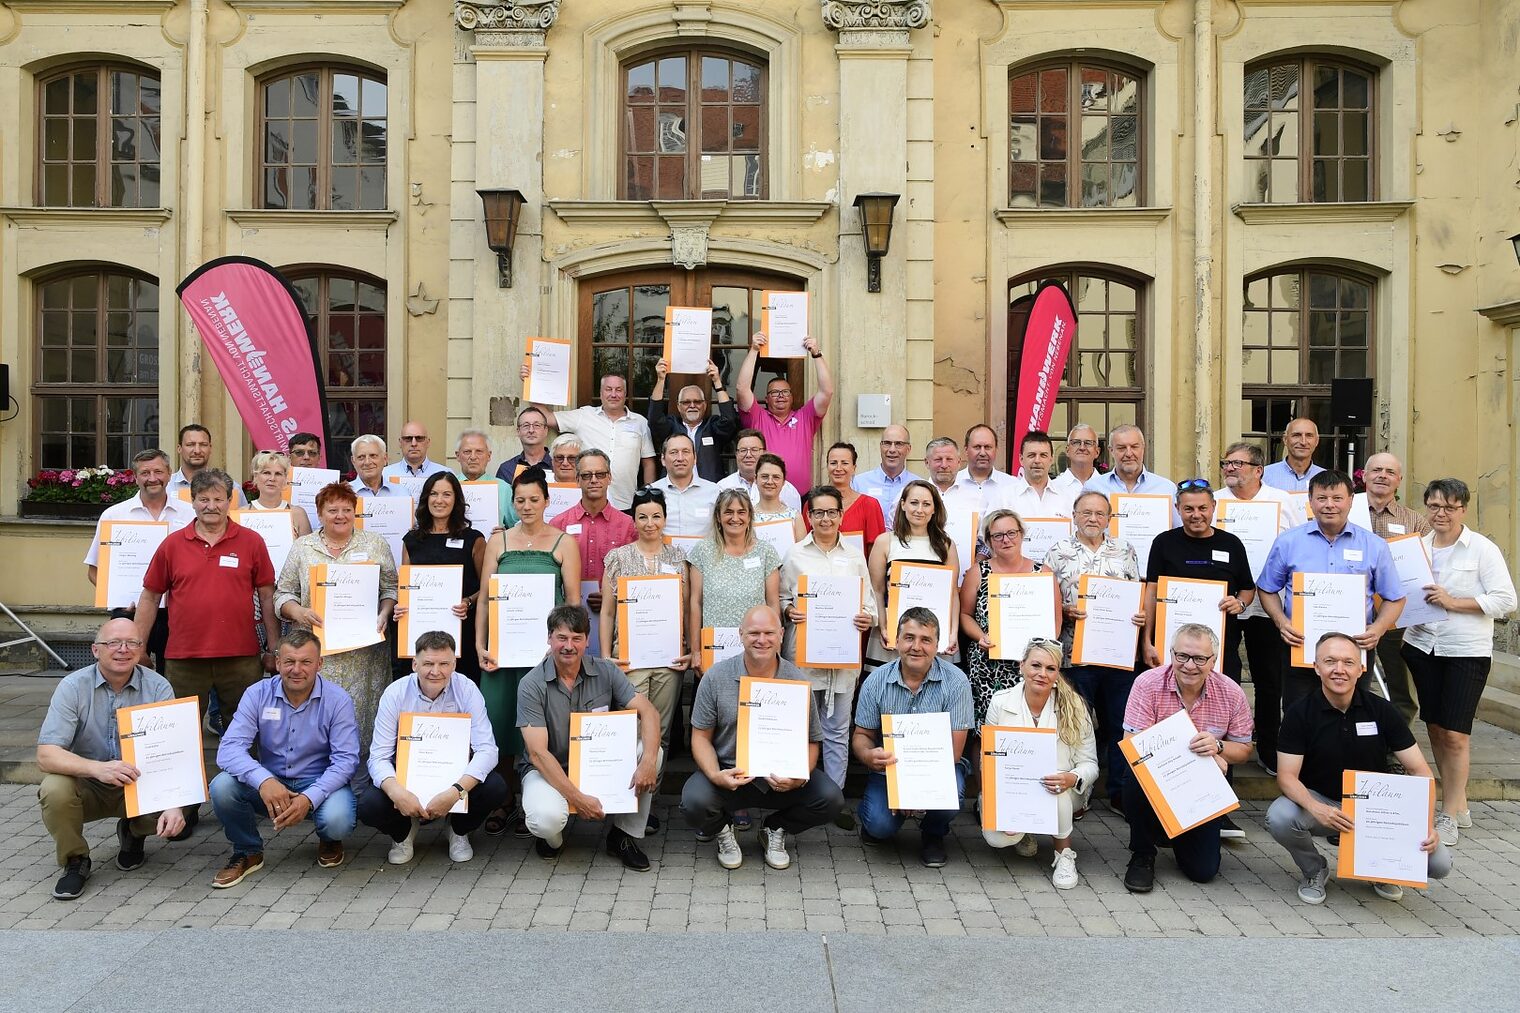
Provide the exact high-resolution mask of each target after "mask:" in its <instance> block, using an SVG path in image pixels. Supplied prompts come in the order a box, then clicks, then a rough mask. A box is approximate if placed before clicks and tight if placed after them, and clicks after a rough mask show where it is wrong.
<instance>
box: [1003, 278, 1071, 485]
mask: <svg viewBox="0 0 1520 1013" xmlns="http://www.w3.org/2000/svg"><path fill="white" fill-rule="evenodd" d="M1076 331H1077V312H1076V310H1075V309H1074V308H1073V307H1072V304H1071V296H1070V295H1069V294H1068V293H1067V291H1066V286H1064V285H1062V284H1061V283H1060V282H1056V281H1047V282H1045V283H1044V284H1042V285H1041V286H1040V287H1039V288H1038V289H1037V290H1036V291H1035V294H1034V296H1033V304H1032V305H1031V306H1030V307H1029V317H1028V319H1027V320H1026V321H1025V324H1024V351H1023V355H1022V356H1021V357H1020V359H1019V394H1018V400H1017V401H1016V402H1015V408H1014V414H1013V418H1011V419H1009V420H1008V434H1009V436H1010V437H1011V439H1010V440H1009V443H1008V449H1009V452H1010V454H1011V455H1012V456H1013V460H1014V461H1015V462H1017V461H1018V453H1019V443H1020V442H1021V441H1022V440H1023V439H1024V436H1025V434H1026V433H1029V432H1031V431H1032V430H1036V429H1037V430H1040V431H1041V432H1044V431H1046V428H1047V427H1048V426H1049V425H1050V418H1051V416H1052V415H1053V414H1054V413H1055V407H1056V395H1057V394H1058V393H1059V392H1060V390H1061V375H1062V373H1064V372H1065V370H1066V356H1067V354H1068V353H1069V352H1070V351H1071V339H1072V336H1073V335H1074V334H1076Z"/></svg>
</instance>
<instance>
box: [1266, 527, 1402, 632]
mask: <svg viewBox="0 0 1520 1013" xmlns="http://www.w3.org/2000/svg"><path fill="white" fill-rule="evenodd" d="M1295 573H1343V574H1344V573H1363V574H1366V575H1367V621H1368V622H1369V623H1370V622H1372V619H1373V617H1374V616H1375V615H1376V614H1377V613H1376V612H1375V611H1374V609H1373V607H1372V596H1373V595H1374V594H1377V595H1381V596H1382V597H1383V599H1384V600H1386V601H1400V600H1402V599H1403V597H1404V589H1403V587H1402V586H1401V585H1400V583H1399V574H1398V571H1397V570H1395V569H1394V566H1393V555H1392V553H1390V552H1389V551H1388V543H1387V542H1385V541H1383V540H1382V539H1381V538H1379V537H1378V536H1377V535H1375V534H1373V533H1372V532H1371V531H1368V530H1367V529H1366V528H1364V527H1360V526H1358V525H1356V524H1347V525H1346V527H1345V529H1344V530H1342V531H1341V533H1340V534H1338V535H1336V536H1335V537H1334V538H1330V537H1328V536H1327V535H1326V534H1325V533H1324V532H1323V531H1321V530H1320V527H1319V522H1318V521H1310V522H1309V523H1307V524H1300V525H1299V526H1298V527H1296V528H1289V529H1288V530H1287V531H1284V532H1283V533H1282V534H1280V535H1278V536H1277V541H1275V542H1273V543H1272V549H1271V551H1270V552H1268V553H1267V561H1266V562H1265V563H1263V564H1262V567H1261V576H1260V577H1258V578H1257V579H1256V587H1257V588H1258V589H1259V590H1262V591H1265V592H1266V593H1267V594H1277V593H1278V592H1279V591H1281V590H1282V589H1283V588H1290V589H1291V585H1292V583H1293V575H1294V574H1295ZM1284 602H1285V605H1284V607H1285V609H1286V611H1287V614H1288V615H1289V616H1292V615H1293V595H1292V594H1289V595H1287V596H1285V598H1284Z"/></svg>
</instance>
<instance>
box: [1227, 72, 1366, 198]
mask: <svg viewBox="0 0 1520 1013" xmlns="http://www.w3.org/2000/svg"><path fill="white" fill-rule="evenodd" d="M1376 81H1377V75H1376V74H1375V73H1374V72H1373V71H1372V70H1371V69H1370V68H1368V67H1363V66H1360V65H1357V64H1352V63H1345V62H1338V61H1333V60H1324V59H1320V58H1317V57H1307V58H1305V57H1294V58H1291V59H1285V60H1271V61H1263V62H1262V63H1258V64H1253V65H1251V66H1250V67H1247V68H1246V80H1245V149H1246V173H1247V176H1248V177H1249V179H1250V196H1249V197H1248V198H1247V199H1248V200H1251V201H1255V202H1261V203H1269V204H1292V203H1295V202H1299V201H1302V202H1314V203H1320V202H1337V201H1370V200H1377V172H1376V168H1377V158H1376V155H1375V152H1376V151H1377V144H1376V137H1375V126H1376V120H1377V117H1376V116H1375V115H1374V113H1375V111H1376V106H1375V104H1374V103H1375V102H1376V100H1377V94H1376Z"/></svg>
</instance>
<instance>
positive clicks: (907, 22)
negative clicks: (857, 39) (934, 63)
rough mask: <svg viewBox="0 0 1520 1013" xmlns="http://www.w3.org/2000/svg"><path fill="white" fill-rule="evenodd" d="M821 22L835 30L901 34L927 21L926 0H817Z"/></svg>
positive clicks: (852, 32) (846, 32)
mask: <svg viewBox="0 0 1520 1013" xmlns="http://www.w3.org/2000/svg"><path fill="white" fill-rule="evenodd" d="M818 4H819V6H820V7H821V8H822V13H823V23H824V24H825V25H827V26H828V27H830V28H832V29H834V30H835V31H837V32H841V33H844V34H854V33H855V32H858V31H868V32H869V31H881V30H884V29H885V30H891V31H896V32H900V33H902V34H903V35H904V36H905V35H906V33H907V30H908V29H910V28H922V27H924V26H925V25H927V24H928V23H929V0H818Z"/></svg>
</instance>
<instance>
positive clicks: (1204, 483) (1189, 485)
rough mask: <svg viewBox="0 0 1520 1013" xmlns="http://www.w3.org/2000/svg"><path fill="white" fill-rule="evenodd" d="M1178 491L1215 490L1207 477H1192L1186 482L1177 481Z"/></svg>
mask: <svg viewBox="0 0 1520 1013" xmlns="http://www.w3.org/2000/svg"><path fill="white" fill-rule="evenodd" d="M1177 491H1178V492H1213V491H1214V487H1213V486H1212V485H1210V484H1209V480H1208V479H1206V478H1190V479H1188V480H1187V481H1185V482H1178V483H1177Z"/></svg>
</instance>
